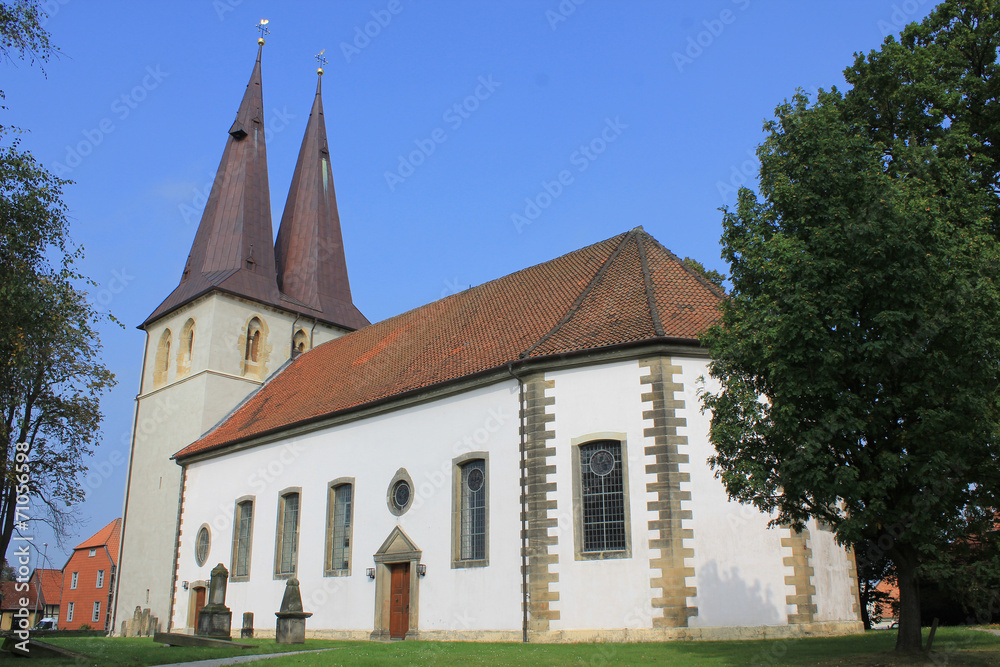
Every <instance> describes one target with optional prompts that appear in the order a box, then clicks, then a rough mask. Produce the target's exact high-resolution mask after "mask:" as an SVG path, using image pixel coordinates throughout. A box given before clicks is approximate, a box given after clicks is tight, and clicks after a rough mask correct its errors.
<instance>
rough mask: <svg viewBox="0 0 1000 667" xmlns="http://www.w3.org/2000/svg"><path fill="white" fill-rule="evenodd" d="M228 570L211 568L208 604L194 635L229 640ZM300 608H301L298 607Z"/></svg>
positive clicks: (220, 567)
mask: <svg viewBox="0 0 1000 667" xmlns="http://www.w3.org/2000/svg"><path fill="white" fill-rule="evenodd" d="M228 584H229V570H227V569H226V566H225V565H223V564H222V563H219V564H218V565H216V566H215V567H214V568H212V581H211V583H210V584H209V588H208V604H206V605H205V606H204V607H202V608H201V611H199V612H198V627H197V628H196V630H195V634H196V635H200V636H202V637H213V638H215V639H231V637H230V633H231V632H232V627H233V612H232V611H230V610H229V607H227V606H226V586H227V585H228ZM300 608H301V607H300Z"/></svg>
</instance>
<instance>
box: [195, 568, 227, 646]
mask: <svg viewBox="0 0 1000 667" xmlns="http://www.w3.org/2000/svg"><path fill="white" fill-rule="evenodd" d="M228 585H229V570H227V569H226V566H225V565H223V564H222V563H219V564H218V565H216V566H215V567H214V568H212V581H211V583H210V584H209V587H208V604H206V605H205V606H204V607H202V608H201V611H199V612H198V627H197V629H196V630H195V634H196V635H200V636H202V637H213V638H215V639H231V637H230V633H231V632H232V627H233V612H232V611H230V610H229V607H227V606H226V587H227V586H228Z"/></svg>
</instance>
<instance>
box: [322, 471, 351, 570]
mask: <svg viewBox="0 0 1000 667" xmlns="http://www.w3.org/2000/svg"><path fill="white" fill-rule="evenodd" d="M327 489H328V491H327V501H326V502H327V505H326V567H325V569H324V574H325V575H326V576H346V575H349V574H350V573H351V525H352V521H351V519H352V517H353V514H354V512H353V509H352V508H353V505H354V479H353V478H351V477H341V478H339V479H336V480H334V481H332V482H330V484H329V485H328V487H327Z"/></svg>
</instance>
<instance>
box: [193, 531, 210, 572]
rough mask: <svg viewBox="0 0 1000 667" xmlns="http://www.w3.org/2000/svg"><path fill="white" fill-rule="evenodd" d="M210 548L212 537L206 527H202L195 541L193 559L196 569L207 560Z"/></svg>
mask: <svg viewBox="0 0 1000 667" xmlns="http://www.w3.org/2000/svg"><path fill="white" fill-rule="evenodd" d="M211 548H212V536H211V534H209V532H208V526H202V527H201V529H200V530H199V531H198V539H197V540H196V541H195V548H194V559H195V561H197V563H198V567H201V566H202V565H204V564H205V561H207V560H208V551H209V549H211Z"/></svg>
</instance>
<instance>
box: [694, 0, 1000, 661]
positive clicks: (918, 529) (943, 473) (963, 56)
mask: <svg viewBox="0 0 1000 667" xmlns="http://www.w3.org/2000/svg"><path fill="white" fill-rule="evenodd" d="M998 35H1000V14H998V10H997V8H996V4H995V3H991V2H987V1H985V0H953V1H949V2H945V3H943V4H941V5H940V6H938V7H937V8H935V10H934V11H933V12H932V13H931V14H930V15H929V16H928V17H927V19H925V20H924V22H923V23H921V24H919V25H916V24H915V25H911V26H908V27H907V28H906V29H905V30H904V32H903V34H902V36H901V38H900V41H899V42H897V41H896V40H894V39H892V38H889V39H887V40H886V42H885V44H884V45H883V47H882V49H881V50H880V51H875V52H872V53H871V54H869V55H868V56H867V57H865V56H858V57H857V59H856V61H855V63H854V65H853V66H852V67H851V68H849V69H848V70H847V71H846V72H845V75H846V77H847V80H848V82H849V83H850V84H851V85H852V88H851V89H850V91H849V92H848V93H847V94H846V95H844V94H841V93H839V92H837V91H836V90H833V91H831V92H823V91H821V92H820V93H819V95H818V96H817V99H816V100H814V101H810V100H808V99H806V97H805V96H804V95H802V94H798V95H796V96H795V97H794V98H793V99H792V101H790V102H786V103H783V104H781V105H780V106H779V107H778V108H777V110H776V114H775V118H774V119H773V120H771V121H769V122H767V123H766V124H765V131H766V133H767V138H766V139H765V141H764V143H763V144H762V145H761V146H760V147H759V149H758V155H759V157H760V160H761V166H760V184H759V193H757V194H755V193H753V192H751V191H749V190H746V189H744V190H741V192H740V194H739V200H738V204H737V207H736V209H735V211H726V212H725V214H724V220H723V226H724V232H723V238H722V245H723V257H724V258H725V259H726V260H727V261H728V262H729V263H730V268H731V283H732V290H731V292H730V297H731V298H730V299H728V300H727V301H726V302H725V303H724V304H723V307H722V319H721V322H720V324H719V325H717V326H716V327H714V328H712V329H711V330H710V331H709V332H708V333H707V334H706V336H705V342H706V343H707V345H708V346H709V348H710V350H711V352H712V356H713V359H714V361H713V362H712V365H711V374H712V376H713V377H714V378H716V379H717V380H718V381H719V383H720V384H719V390H718V391H716V392H713V393H708V394H706V395H705V397H704V404H705V406H706V407H707V408H710V409H711V410H712V411H713V416H712V426H711V439H712V442H713V444H714V445H715V447H716V452H717V453H716V455H715V456H714V457H713V459H712V464H713V465H714V466H715V467H716V469H717V474H718V475H719V476H720V477H721V479H722V481H723V482H724V483H725V485H726V488H727V490H728V492H729V494H730V495H731V496H732V497H734V498H737V499H739V500H741V501H744V502H751V503H753V504H754V505H756V506H757V507H759V508H760V509H762V510H764V511H766V512H770V513H772V517H773V524H774V525H780V524H785V523H789V524H792V525H794V526H801V525H802V524H803V523H804V522H805V521H807V520H809V519H810V518H814V517H815V518H819V519H822V520H824V521H826V522H828V523H830V524H832V525H833V526H834V527H835V530H836V535H837V538H838V540H839V541H840V542H841V543H844V544H857V543H865V542H867V543H870V544H873V545H875V546H874V553H873V554H871V555H870V556H869V557H876V558H877V557H879V556H881V555H884V556H887V557H888V558H889V559H890V560H891V562H892V566H893V567H894V569H895V573H896V577H897V580H898V583H899V588H900V609H899V611H900V620H899V634H898V636H897V644H896V646H897V649H902V650H918V649H920V648H921V635H920V606H919V582H920V578H921V577H922V576H923V577H928V576H934V577H936V578H943V577H948V576H953V575H957V574H960V573H961V572H962V571H968V570H969V568H968V563H967V562H966V561H961V562H960V561H958V560H956V559H955V557H954V553H955V549H954V548H953V546H954V545H955V544H961V543H963V542H964V541H968V540H969V537H970V536H975V537H976V544H977V545H978V546H979V547H980V550H979V554H980V556H981V557H989V555H990V554H995V553H996V544H995V543H993V542H991V537H990V532H989V531H990V529H992V528H993V527H994V523H995V517H996V515H995V508H997V507H1000V502H998V497H997V496H998V493H1000V465H998V464H1000V442H998V435H1000V286H998V284H997V279H998V276H1000V271H998V267H1000V243H998V239H997V231H998V221H1000V215H998V210H1000V200H998V190H997V174H998V163H1000V155H998V152H997V150H998V144H997V139H998V136H997V135H998V133H1000V125H998V113H1000V112H998V106H997V105H998V95H997V92H998V85H1000V78H998V76H997V74H998V70H997V65H996V60H997V47H998V40H1000V36H998Z"/></svg>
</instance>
